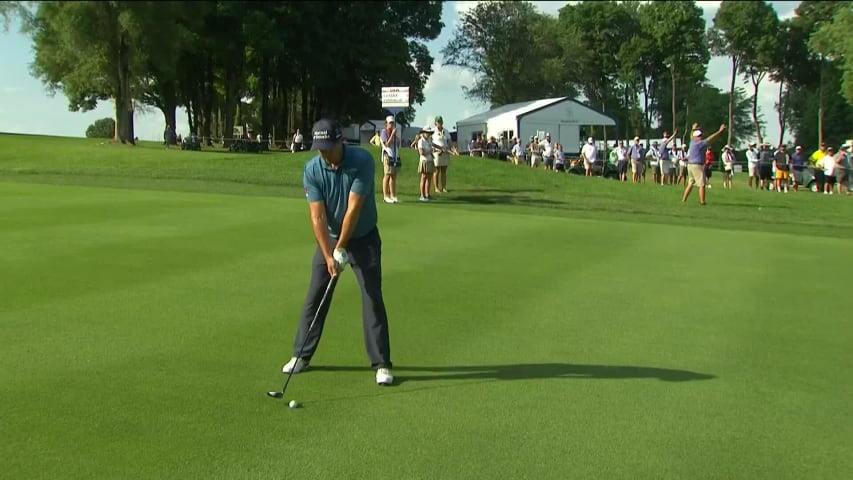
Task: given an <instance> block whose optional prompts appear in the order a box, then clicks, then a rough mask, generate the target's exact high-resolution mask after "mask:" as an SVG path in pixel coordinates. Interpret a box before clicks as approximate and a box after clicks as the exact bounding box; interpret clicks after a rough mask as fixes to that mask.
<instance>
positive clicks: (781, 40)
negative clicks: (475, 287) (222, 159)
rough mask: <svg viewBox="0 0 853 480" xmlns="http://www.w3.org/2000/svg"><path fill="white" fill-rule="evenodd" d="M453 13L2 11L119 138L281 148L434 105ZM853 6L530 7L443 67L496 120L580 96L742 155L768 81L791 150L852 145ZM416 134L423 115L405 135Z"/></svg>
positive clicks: (403, 8)
mask: <svg viewBox="0 0 853 480" xmlns="http://www.w3.org/2000/svg"><path fill="white" fill-rule="evenodd" d="M442 3H443V2H441V1H424V2H420V1H385V2H251V1H213V2H187V1H163V2H150V1H149V2H136V1H89V2H58V1H53V2H0V14H2V16H3V18H4V20H6V22H7V25H8V18H9V17H10V16H12V15H18V16H20V17H21V18H22V20H24V22H23V23H24V25H25V32H26V33H29V34H30V35H31V36H32V39H33V46H34V52H35V58H34V62H33V64H32V66H31V67H32V74H33V75H34V76H36V77H37V78H39V79H41V80H42V81H43V82H44V84H45V86H46V87H47V89H48V91H49V92H54V93H55V92H62V93H64V94H65V96H66V97H67V98H68V101H69V108H70V109H71V110H72V111H87V110H91V109H93V108H95V106H96V105H97V103H98V102H100V101H104V100H113V101H114V102H115V105H116V114H115V122H116V128H115V138H116V140H117V141H121V142H133V139H134V132H133V130H134V129H133V113H134V112H139V111H145V110H151V109H157V110H160V111H161V112H162V114H163V118H164V123H166V124H169V125H172V126H174V125H175V124H176V112H177V109H178V107H184V108H185V109H186V110H187V112H188V119H187V120H188V123H189V126H190V129H191V130H192V131H194V132H196V133H198V134H199V135H201V136H203V137H207V138H210V137H226V138H227V137H230V136H231V135H232V132H233V130H234V129H233V127H234V125H235V124H236V125H242V124H251V125H253V126H254V127H255V129H256V130H257V131H258V133H261V134H262V135H264V136H265V137H267V136H269V135H270V134H271V133H272V132H276V133H278V132H288V133H290V132H292V131H293V130H294V129H295V128H302V129H303V130H308V129H309V127H310V125H311V122H312V121H313V120H315V119H316V118H317V117H319V116H321V115H332V116H335V117H338V118H340V119H341V120H342V121H344V122H347V123H349V122H350V121H355V122H360V121H362V120H364V119H368V118H372V117H375V116H377V115H381V113H382V109H381V105H380V99H379V92H380V90H381V87H382V86H388V85H408V86H410V87H411V101H412V104H413V105H417V104H420V103H422V102H423V101H424V94H423V87H424V85H425V83H426V80H427V78H428V77H429V75H430V74H431V73H432V70H433V61H434V59H433V58H432V56H431V55H430V52H429V50H428V48H427V46H426V43H425V42H427V41H430V40H433V39H435V38H437V37H438V35H439V34H440V32H441V30H442V28H443V27H444V25H443V24H442V22H441V10H442ZM851 4H853V2H851V1H803V2H801V3H800V4H799V6H798V7H797V9H796V15H795V16H794V17H793V18H790V19H785V20H780V19H779V18H778V15H777V13H776V12H775V10H774V9H773V8H772V6H771V5H770V4H769V3H767V2H765V1H763V0H758V1H755V0H753V1H730V0H725V1H723V2H721V4H720V7H719V10H718V11H717V14H716V16H715V18H714V19H713V22H711V23H712V24H711V25H706V23H705V21H704V19H703V17H702V9H701V8H700V7H699V6H698V5H697V4H696V2H694V1H666V2H660V1H655V2H639V1H620V2H617V1H612V0H611V1H583V2H578V3H576V4H569V5H566V6H565V7H563V8H562V9H561V10H560V11H559V14H558V15H557V16H551V15H546V14H542V13H540V12H538V11H537V10H536V9H535V7H534V6H533V4H532V3H530V2H518V1H492V2H482V3H479V4H477V6H476V7H474V8H472V9H471V10H469V11H467V12H466V13H464V14H463V15H462V18H461V21H460V23H459V24H458V26H457V27H456V29H455V30H454V31H453V32H452V38H451V40H450V42H449V43H448V44H447V45H446V47H445V48H444V49H443V50H442V51H441V54H442V56H443V63H444V64H445V65H451V66H457V67H461V68H466V69H469V70H471V71H472V72H473V73H474V74H475V78H476V81H475V82H474V84H473V85H471V86H470V87H467V86H462V85H460V88H463V89H464V91H465V93H466V95H467V96H468V97H469V98H472V99H476V100H480V101H485V102H487V103H489V104H490V105H491V106H493V107H497V106H500V105H505V104H508V103H514V102H519V101H527V100H533V99H538V98H543V97H548V96H579V95H581V96H582V97H583V98H584V99H585V101H586V102H587V103H588V104H589V105H590V106H592V107H595V108H597V109H599V110H601V111H603V112H605V113H608V114H610V115H613V116H614V117H616V118H617V121H618V127H617V129H618V132H612V133H613V134H614V135H618V136H620V137H622V138H625V137H632V136H634V135H638V136H642V137H645V138H648V137H649V136H650V135H651V134H652V133H653V132H652V125H657V127H656V128H655V130H658V131H659V130H663V129H667V130H669V131H673V130H675V129H676V128H678V129H679V131H680V132H682V134H684V135H686V134H687V130H688V127H689V125H690V124H692V122H693V121H694V120H698V121H699V122H700V123H701V124H703V125H719V124H720V123H727V124H728V125H730V128H729V129H728V136H729V137H728V142H729V143H731V144H737V143H742V141H743V140H745V139H747V138H749V139H753V138H754V139H757V140H759V141H765V140H767V141H770V139H766V138H765V137H766V135H765V134H764V132H765V128H766V125H767V121H768V119H767V118H766V117H765V116H764V115H761V114H760V113H759V111H758V96H759V91H760V89H761V88H762V85H763V84H764V80H765V79H767V78H770V79H771V80H773V81H775V82H777V83H778V84H779V89H778V92H776V93H777V101H776V105H775V107H776V108H775V109H776V114H777V115H776V116H777V118H778V122H779V126H780V131H781V132H780V138H779V139H778V141H779V142H781V140H782V138H783V137H784V135H785V132H787V131H792V132H793V133H794V136H795V138H796V141H797V142H798V143H803V144H807V145H813V144H816V143H818V142H820V141H827V142H829V143H838V142H841V141H843V140H845V139H846V138H848V137H849V136H850V130H849V125H851V124H853V106H851V104H853V44H851V43H853V36H851V35H850V32H851V31H853V10H851V8H853V7H851ZM27 7H28V8H27ZM711 55H719V56H724V57H727V58H729V59H730V63H731V68H732V73H733V75H732V82H731V85H730V86H729V89H728V91H722V90H720V89H718V88H716V87H714V86H712V85H711V84H710V82H708V80H707V68H708V62H709V60H710V58H711ZM764 85H766V84H764ZM413 119H414V108H409V109H408V110H407V111H406V112H404V113H403V114H402V118H401V121H411V120H413ZM591 133H592V132H591ZM654 133H656V134H658V133H659V132H654ZM278 136H279V137H281V136H286V135H278ZM776 140H777V139H772V141H773V142H776Z"/></svg>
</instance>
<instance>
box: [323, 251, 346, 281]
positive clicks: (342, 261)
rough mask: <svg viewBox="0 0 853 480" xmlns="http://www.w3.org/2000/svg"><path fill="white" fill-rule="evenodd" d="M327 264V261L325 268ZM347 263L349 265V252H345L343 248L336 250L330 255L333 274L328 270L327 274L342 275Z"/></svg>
mask: <svg viewBox="0 0 853 480" xmlns="http://www.w3.org/2000/svg"><path fill="white" fill-rule="evenodd" d="M328 263H329V261H328V260H326V264H327V266H328ZM348 263H350V258H349V252H347V251H346V249H345V248H336V249H335V251H334V253H333V254H332V268H333V269H334V270H333V271H334V273H332V272H333V271H332V270H330V271H329V274H330V275H336V274H340V273H342V272H343V271H344V269H345V268H346V266H347V264H348Z"/></svg>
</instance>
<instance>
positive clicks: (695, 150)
mask: <svg viewBox="0 0 853 480" xmlns="http://www.w3.org/2000/svg"><path fill="white" fill-rule="evenodd" d="M707 149H708V142H706V141H705V140H692V141H691V142H690V147H688V148H687V163H688V164H690V165H704V164H705V150H707Z"/></svg>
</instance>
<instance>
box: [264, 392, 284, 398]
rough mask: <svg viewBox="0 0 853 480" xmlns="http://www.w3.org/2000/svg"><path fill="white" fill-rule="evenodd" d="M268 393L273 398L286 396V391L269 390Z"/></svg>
mask: <svg viewBox="0 0 853 480" xmlns="http://www.w3.org/2000/svg"><path fill="white" fill-rule="evenodd" d="M267 395H268V396H270V397H272V398H282V397H284V393H282V392H267Z"/></svg>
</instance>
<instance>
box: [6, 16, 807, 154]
mask: <svg viewBox="0 0 853 480" xmlns="http://www.w3.org/2000/svg"><path fill="white" fill-rule="evenodd" d="M477 3H478V2H446V3H445V4H444V7H443V11H442V20H443V21H444V24H445V27H444V29H443V30H442V32H441V35H439V37H438V38H437V39H436V40H434V41H432V42H430V43H429V44H428V46H429V48H430V51H431V52H432V55H433V57H434V58H435V64H434V65H433V74H432V75H431V76H430V78H429V80H428V81H427V84H426V87H425V96H426V101H425V102H424V104H423V105H416V109H417V116H416V118H415V125H425V124H427V122H429V121H430V120H431V119H432V117H433V116H435V115H442V116H443V117H444V121H445V123H446V124H447V125H448V126H452V125H454V124H455V123H456V122H457V121H458V120H461V119H463V118H466V117H468V116H471V115H474V114H476V113H479V112H481V111H484V110H486V109H487V106H485V105H482V104H478V103H476V102H474V101H472V100H469V99H467V98H465V95H464V94H463V93H462V86H463V85H470V84H471V82H472V80H473V77H472V76H471V74H470V73H469V72H466V71H464V70H460V69H457V68H453V67H444V66H441V62H442V56H441V53H440V50H441V48H442V47H444V46H445V45H446V44H447V42H448V41H449V40H450V38H451V37H452V35H453V30H454V28H455V26H456V25H458V22H459V14H460V12H464V11H466V10H467V9H469V8H472V7H473V6H474V5H476V4H477ZM533 3H534V4H535V5H536V7H537V8H538V9H539V11H541V12H543V13H547V14H551V15H556V14H557V12H558V11H559V10H560V8H562V7H563V6H564V5H566V4H567V3H570V2H565V1H553V2H533ZM572 3H573V2H572ZM697 3H698V4H699V5H700V6H701V7H702V9H703V11H704V14H705V21H706V22H707V23H708V25H710V24H711V21H712V19H713V18H714V15H715V14H716V11H717V8H718V7H719V4H720V2H697ZM770 3H771V4H772V5H773V6H774V8H775V9H776V11H777V13H778V14H779V16H780V17H782V18H786V17H790V16H792V15H793V11H794V9H795V8H796V6H797V5H798V4H799V2H797V1H773V2H770ZM0 57H2V58H3V65H2V68H0V132H14V133H37V134H44V135H61V136H69V137H82V136H84V134H85V131H86V127H87V126H89V124H91V123H92V122H94V121H95V120H97V119H99V118H103V117H112V116H113V114H114V107H113V104H112V102H102V103H101V104H100V105H98V107H97V108H96V109H95V110H93V111H90V112H86V113H79V112H69V111H68V101H67V99H66V98H65V96H64V95H63V94H62V93H57V95H56V96H55V97H53V98H51V97H49V96H48V95H47V93H46V91H45V88H44V86H43V85H42V83H41V82H40V81H39V80H37V79H35V78H33V77H32V76H30V73H29V65H30V63H32V59H33V53H32V42H31V41H30V39H29V38H27V37H25V36H23V35H21V34H20V33H18V26H17V25H12V26H11V28H10V30H9V32H8V33H5V34H3V33H2V32H0ZM708 79H709V80H710V82H711V83H712V84H713V85H714V86H716V87H719V88H721V89H723V90H724V91H728V88H729V82H730V81H731V66H730V63H729V61H728V59H726V58H719V57H716V58H713V59H712V60H711V63H710V64H709V67H708ZM749 90H750V91H751V88H750V89H749ZM777 92H778V84H775V83H773V82H771V81H770V80H769V79H767V80H765V81H764V82H763V83H762V85H761V89H760V90H759V107H760V110H761V112H762V113H763V114H764V116H765V121H766V123H767V129H766V133H767V134H768V135H769V138H770V139H772V141H775V140H776V139H778V137H779V126H778V122H777V116H776V113H775V111H774V109H773V104H774V101H775V98H776V94H777ZM378 95H379V92H377V96H378ZM135 120H136V122H135V126H136V135H137V136H138V137H139V138H140V139H143V140H158V139H161V138H162V132H163V126H164V125H163V116H162V114H161V113H160V112H159V111H157V110H153V111H152V112H151V113H147V114H138V115H137V117H136V119H135ZM187 131H188V127H187V119H186V113H185V112H184V110H183V109H180V110H179V113H178V133H182V134H186V133H187Z"/></svg>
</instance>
